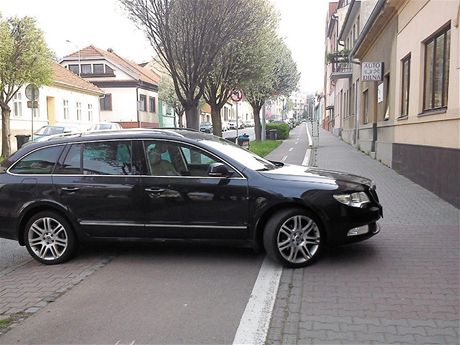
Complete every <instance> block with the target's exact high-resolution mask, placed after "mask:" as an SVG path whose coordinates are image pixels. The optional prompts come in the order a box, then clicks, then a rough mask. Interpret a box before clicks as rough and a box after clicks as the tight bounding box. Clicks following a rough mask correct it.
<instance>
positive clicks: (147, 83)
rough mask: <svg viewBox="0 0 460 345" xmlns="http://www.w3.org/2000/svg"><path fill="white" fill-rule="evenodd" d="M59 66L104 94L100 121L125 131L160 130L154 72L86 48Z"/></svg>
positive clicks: (67, 57)
mask: <svg viewBox="0 0 460 345" xmlns="http://www.w3.org/2000/svg"><path fill="white" fill-rule="evenodd" d="M60 63H61V65H62V66H64V67H65V68H67V69H68V70H70V71H72V72H73V73H75V74H77V75H78V74H79V75H80V76H81V77H82V78H84V79H86V80H87V81H90V82H91V83H93V84H95V85H96V86H98V87H99V88H101V89H102V90H103V91H104V97H102V98H101V102H100V105H101V120H102V121H108V122H118V123H119V124H121V125H122V126H123V127H125V128H133V127H145V128H156V127H159V123H160V121H159V116H158V113H159V112H158V83H159V81H160V76H159V75H158V74H156V73H155V72H153V71H151V70H149V69H147V68H144V67H141V66H139V65H138V64H136V63H135V62H132V61H129V60H127V59H125V58H123V57H121V56H119V55H117V54H116V53H115V52H113V51H112V50H111V49H108V50H104V49H99V48H96V47H94V46H92V45H91V46H89V47H86V48H84V49H82V50H80V51H78V52H75V53H73V54H70V55H68V56H66V57H64V58H63V59H62V60H61V62H60Z"/></svg>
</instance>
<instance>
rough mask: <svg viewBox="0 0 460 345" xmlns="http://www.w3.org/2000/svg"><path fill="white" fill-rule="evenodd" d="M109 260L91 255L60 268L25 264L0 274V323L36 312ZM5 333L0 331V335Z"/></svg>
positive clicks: (109, 258)
mask: <svg viewBox="0 0 460 345" xmlns="http://www.w3.org/2000/svg"><path fill="white" fill-rule="evenodd" d="M111 259H112V256H110V255H107V254H104V255H101V254H97V253H94V251H93V252H91V253H86V254H83V255H79V256H78V257H76V258H75V259H73V260H71V261H70V262H68V263H65V264H61V265H55V266H47V265H42V264H40V263H38V262H36V261H34V260H28V261H27V262H25V263H23V264H19V265H16V266H14V267H9V268H7V269H4V270H2V271H0V319H10V318H11V320H13V321H17V320H20V319H23V318H24V317H26V316H28V315H30V314H33V313H35V312H37V311H38V310H40V309H41V308H43V307H45V306H46V305H47V304H48V303H51V302H53V301H54V300H55V299H56V298H58V297H59V296H60V295H62V294H63V293H65V292H66V291H67V290H69V289H71V288H72V287H73V286H75V285H77V284H79V283H80V282H81V281H83V280H84V279H85V278H87V277H88V276H89V275H91V274H92V273H94V272H95V271H97V270H98V269H100V268H101V267H103V266H105V265H106V264H107V263H108V262H109V261H110V260H111ZM6 331H7V329H5V328H2V327H0V335H1V334H2V333H4V332H6Z"/></svg>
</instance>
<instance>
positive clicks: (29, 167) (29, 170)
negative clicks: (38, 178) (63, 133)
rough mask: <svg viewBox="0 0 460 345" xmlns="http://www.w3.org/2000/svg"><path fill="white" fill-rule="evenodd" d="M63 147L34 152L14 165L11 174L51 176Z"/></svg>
mask: <svg viewBox="0 0 460 345" xmlns="http://www.w3.org/2000/svg"><path fill="white" fill-rule="evenodd" d="M63 147H64V146H63V145H60V146H53V147H47V148H43V149H40V150H37V151H35V152H32V153H31V154H28V155H27V156H25V157H24V158H22V159H21V160H19V161H18V162H17V163H16V164H14V165H13V167H12V168H11V169H10V172H12V173H14V174H34V175H35V174H40V175H41V174H51V173H52V172H53V169H54V166H55V165H56V162H57V160H58V159H59V156H60V155H61V152H62V149H63Z"/></svg>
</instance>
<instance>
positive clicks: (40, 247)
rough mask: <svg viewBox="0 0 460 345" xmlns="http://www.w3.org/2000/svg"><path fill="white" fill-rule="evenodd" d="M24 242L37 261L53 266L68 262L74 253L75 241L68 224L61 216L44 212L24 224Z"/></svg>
mask: <svg viewBox="0 0 460 345" xmlns="http://www.w3.org/2000/svg"><path fill="white" fill-rule="evenodd" d="M24 242H25V244H26V247H27V250H28V251H29V253H30V255H31V256H32V257H33V258H34V259H35V260H37V261H39V262H41V263H44V264H47V265H55V264H60V263H62V262H65V261H67V260H69V259H70V258H71V257H72V255H73V254H74V253H75V247H76V239H75V235H74V233H73V231H72V228H71V226H70V224H69V222H68V221H67V220H66V219H65V218H64V217H62V216H61V215H59V214H57V213H55V212H52V211H44V212H40V213H37V214H35V215H34V216H32V217H31V218H30V219H29V221H28V222H27V224H26V227H25V231H24Z"/></svg>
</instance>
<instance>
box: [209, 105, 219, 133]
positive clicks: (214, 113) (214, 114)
mask: <svg viewBox="0 0 460 345" xmlns="http://www.w3.org/2000/svg"><path fill="white" fill-rule="evenodd" d="M221 109H222V108H219V107H218V106H216V105H211V120H212V133H213V134H214V135H217V136H219V137H222V119H221V117H220V110H221Z"/></svg>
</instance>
